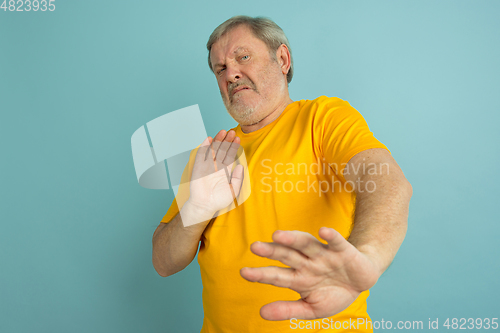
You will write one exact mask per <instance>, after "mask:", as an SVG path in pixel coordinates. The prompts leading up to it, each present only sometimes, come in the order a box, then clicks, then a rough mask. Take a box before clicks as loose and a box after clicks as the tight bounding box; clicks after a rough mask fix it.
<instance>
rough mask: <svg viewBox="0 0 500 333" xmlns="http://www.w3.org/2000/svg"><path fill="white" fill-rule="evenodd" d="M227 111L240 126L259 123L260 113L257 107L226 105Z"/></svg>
mask: <svg viewBox="0 0 500 333" xmlns="http://www.w3.org/2000/svg"><path fill="white" fill-rule="evenodd" d="M226 110H227V112H228V113H229V115H230V116H231V117H233V119H234V120H236V121H237V122H238V123H239V124H240V125H252V124H255V123H257V122H259V121H260V120H261V119H259V116H258V114H259V112H257V110H258V108H257V105H247V104H239V103H238V104H236V105H232V106H229V107H228V105H227V104H226Z"/></svg>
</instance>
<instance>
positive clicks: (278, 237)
mask: <svg viewBox="0 0 500 333" xmlns="http://www.w3.org/2000/svg"><path fill="white" fill-rule="evenodd" d="M273 241H274V242H276V243H278V244H282V245H285V246H289V247H291V248H292V249H295V250H297V251H300V252H301V253H303V254H304V255H306V256H307V257H309V258H315V257H317V256H318V255H320V254H321V253H322V252H323V251H326V246H325V245H324V244H323V243H321V242H320V241H319V240H317V239H316V237H314V236H313V235H311V234H310V233H307V232H304V231H298V230H294V231H288V230H287V231H283V230H277V231H275V232H274V233H273Z"/></svg>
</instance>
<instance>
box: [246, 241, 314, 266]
mask: <svg viewBox="0 0 500 333" xmlns="http://www.w3.org/2000/svg"><path fill="white" fill-rule="evenodd" d="M250 250H251V251H252V252H253V253H255V254H256V255H258V256H261V257H265V258H269V259H273V260H279V261H280V262H282V263H283V264H285V265H287V266H290V267H291V268H294V269H301V268H302V267H304V265H306V263H307V260H308V258H307V257H306V256H304V255H303V254H301V253H300V252H298V251H297V250H294V249H292V248H289V247H288V246H283V245H280V244H276V243H264V242H255V243H253V244H252V245H250Z"/></svg>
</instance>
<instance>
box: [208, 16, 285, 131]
mask: <svg viewBox="0 0 500 333" xmlns="http://www.w3.org/2000/svg"><path fill="white" fill-rule="evenodd" d="M210 61H211V62H212V68H213V69H214V73H215V76H216V78H217V82H218V84H219V90H220V94H221V96H222V101H223V102H224V105H225V106H226V109H227V111H228V112H229V114H230V115H231V116H232V117H233V118H234V119H235V120H236V121H237V122H238V123H240V124H241V125H252V124H255V123H258V122H259V121H261V120H262V119H263V118H265V117H266V116H267V115H269V114H270V113H271V112H272V111H273V110H274V108H275V107H276V106H277V105H278V104H279V102H280V101H282V100H283V94H284V93H285V92H286V93H287V90H286V76H285V75H286V74H284V73H283V72H282V68H281V66H280V64H279V63H278V62H277V61H276V60H274V59H273V58H272V57H271V55H270V53H269V50H268V48H267V45H266V44H265V43H264V42H263V41H261V40H260V39H258V38H257V37H255V36H254V35H253V33H252V31H251V30H250V29H249V28H248V27H247V26H245V25H240V26H238V27H236V28H234V29H233V30H231V31H229V32H227V33H226V34H225V35H223V36H222V37H221V38H220V39H219V40H218V41H217V42H216V43H214V44H213V45H212V49H211V52H210Z"/></svg>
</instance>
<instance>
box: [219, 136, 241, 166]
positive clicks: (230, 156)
mask: <svg viewBox="0 0 500 333" xmlns="http://www.w3.org/2000/svg"><path fill="white" fill-rule="evenodd" d="M239 148H240V138H239V137H235V138H234V140H233V142H231V145H230V146H229V148H228V150H227V152H226V156H225V158H224V159H223V160H222V163H223V164H224V165H230V164H231V163H233V162H234V161H235V159H236V155H237V153H238V149H239Z"/></svg>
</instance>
